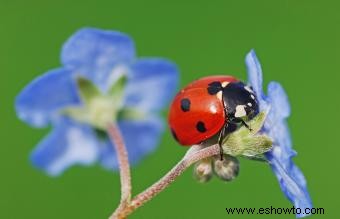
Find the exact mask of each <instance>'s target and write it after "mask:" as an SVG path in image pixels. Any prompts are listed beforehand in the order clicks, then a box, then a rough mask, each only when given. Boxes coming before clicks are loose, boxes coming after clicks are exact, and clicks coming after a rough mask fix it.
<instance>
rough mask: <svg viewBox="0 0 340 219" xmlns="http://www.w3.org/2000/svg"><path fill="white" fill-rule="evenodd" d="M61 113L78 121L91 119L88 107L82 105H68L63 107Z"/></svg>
mask: <svg viewBox="0 0 340 219" xmlns="http://www.w3.org/2000/svg"><path fill="white" fill-rule="evenodd" d="M61 113H62V114H64V115H67V116H69V117H70V118H72V119H75V120H76V121H79V122H90V120H91V119H90V117H89V111H88V109H87V108H85V107H82V106H80V107H78V106H70V107H67V108H65V109H63V110H62V111H61Z"/></svg>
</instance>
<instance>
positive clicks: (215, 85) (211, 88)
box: [208, 81, 223, 95]
mask: <svg viewBox="0 0 340 219" xmlns="http://www.w3.org/2000/svg"><path fill="white" fill-rule="evenodd" d="M222 89H223V87H222V84H221V82H219V81H214V82H211V83H210V84H208V93H209V94H210V95H215V94H217V93H218V92H219V91H221V90H222Z"/></svg>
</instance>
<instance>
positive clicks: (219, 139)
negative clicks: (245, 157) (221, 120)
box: [218, 124, 227, 160]
mask: <svg viewBox="0 0 340 219" xmlns="http://www.w3.org/2000/svg"><path fill="white" fill-rule="evenodd" d="M226 127H227V124H225V125H224V126H223V128H222V130H221V131H220V134H219V136H218V145H219V146H220V160H223V154H224V153H223V148H222V141H223V137H224V135H225V129H226Z"/></svg>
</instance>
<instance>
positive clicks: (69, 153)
mask: <svg viewBox="0 0 340 219" xmlns="http://www.w3.org/2000/svg"><path fill="white" fill-rule="evenodd" d="M97 157H98V145H97V140H96V138H95V135H94V134H93V131H92V129H91V128H90V127H89V126H83V125H80V124H77V123H74V122H72V121H71V120H66V119H65V120H62V121H59V122H58V124H56V125H55V127H54V129H53V130H52V132H51V133H50V134H49V135H48V136H47V137H46V138H45V139H43V140H42V141H41V142H40V143H39V145H38V146H37V148H36V149H35V150H34V151H33V153H32V154H31V160H32V162H33V165H34V166H36V167H37V168H39V169H42V170H44V171H46V173H47V174H49V175H51V176H57V175H60V174H61V173H62V172H63V171H64V170H66V169H67V168H68V167H70V166H72V165H75V164H81V165H90V164H93V163H94V162H95V161H96V160H97Z"/></svg>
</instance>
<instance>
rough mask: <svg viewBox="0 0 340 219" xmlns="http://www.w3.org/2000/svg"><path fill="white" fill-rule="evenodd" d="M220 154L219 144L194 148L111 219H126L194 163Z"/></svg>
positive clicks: (117, 211) (118, 210) (119, 209)
mask: <svg viewBox="0 0 340 219" xmlns="http://www.w3.org/2000/svg"><path fill="white" fill-rule="evenodd" d="M219 153H220V147H219V145H218V144H215V145H212V146H209V147H206V148H203V149H201V146H192V147H191V148H190V149H189V151H188V152H187V153H186V155H185V156H184V157H183V159H182V160H180V161H179V162H178V163H177V164H176V165H175V166H174V167H173V168H172V169H171V170H170V171H169V172H168V173H167V174H166V175H165V176H163V177H162V178H161V179H160V180H159V181H157V182H156V183H154V184H153V185H152V186H150V187H149V188H147V189H146V190H145V191H143V192H142V193H140V194H139V195H137V196H136V197H135V198H133V199H132V201H131V203H130V204H129V205H128V206H125V207H123V208H120V207H118V208H117V210H116V211H115V212H114V213H113V214H112V216H111V217H110V219H122V218H126V217H127V216H128V215H129V214H131V213H132V212H133V211H134V210H136V209H137V208H138V207H140V206H142V205H143V204H144V203H146V202H148V201H150V200H151V199H152V198H153V197H155V196H156V195H158V194H159V193H160V192H161V191H163V190H164V189H165V188H166V187H167V186H169V185H170V184H171V183H172V182H173V181H175V179H176V178H177V177H178V176H180V175H181V174H182V173H183V172H184V171H185V170H186V169H187V168H188V167H190V166H191V165H192V164H193V163H195V162H197V161H199V160H201V159H204V158H207V157H211V156H213V155H218V154H219Z"/></svg>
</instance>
